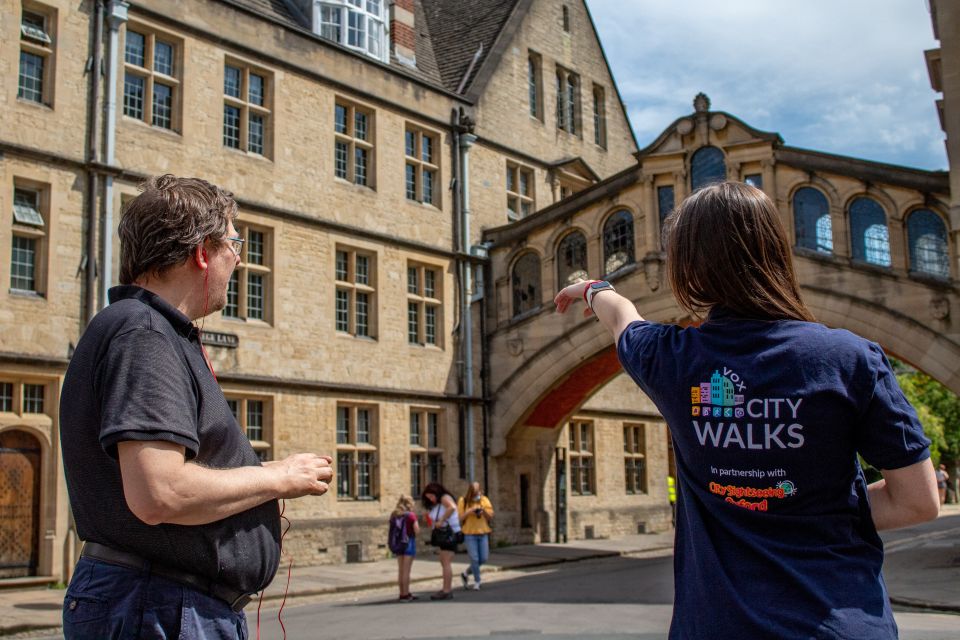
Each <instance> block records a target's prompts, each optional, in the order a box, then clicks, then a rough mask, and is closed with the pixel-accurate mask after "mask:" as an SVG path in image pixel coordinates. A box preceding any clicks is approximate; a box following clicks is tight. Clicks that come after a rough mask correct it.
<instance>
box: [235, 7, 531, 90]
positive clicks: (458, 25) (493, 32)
mask: <svg viewBox="0 0 960 640" xmlns="http://www.w3.org/2000/svg"><path fill="white" fill-rule="evenodd" d="M221 1H222V2H226V3H227V4H232V5H234V6H237V7H240V8H243V9H246V10H248V11H252V12H254V13H257V14H259V15H262V16H263V17H265V18H267V19H270V20H274V21H277V22H280V23H281V24H286V25H288V26H290V27H293V28H296V29H298V30H307V31H310V29H311V25H310V21H309V17H308V16H305V15H303V14H302V13H301V12H300V11H299V10H298V9H297V5H296V4H295V2H294V1H293V0H221ZM517 2H519V0H415V2H414V19H415V23H416V27H415V29H416V56H417V61H416V62H417V66H416V68H411V67H409V66H407V65H405V64H402V63H401V62H400V61H399V60H397V58H396V56H391V59H390V66H391V67H394V68H396V69H398V70H402V71H403V72H405V73H408V74H410V75H413V76H415V77H417V78H418V79H420V80H423V81H425V82H428V83H430V84H433V85H435V86H437V87H440V88H443V89H446V90H447V91H453V92H455V91H456V90H457V88H458V87H459V86H460V83H461V82H462V81H463V76H464V75H465V74H466V72H467V70H468V69H469V68H470V63H471V61H472V60H473V57H474V55H475V54H476V52H477V50H478V49H479V48H480V46H481V45H482V46H483V49H482V53H481V55H480V57H479V59H478V60H477V62H476V64H474V66H473V69H472V71H471V74H470V75H471V77H470V79H469V80H470V82H472V81H473V79H474V78H475V77H476V73H477V71H478V70H479V69H480V67H481V66H482V65H483V62H484V60H485V59H486V58H487V56H488V55H489V54H490V51H491V50H492V49H493V45H494V43H495V42H496V40H497V36H499V35H500V33H501V31H503V28H504V26H505V24H506V22H507V19H508V18H509V17H510V15H511V13H512V12H513V9H514V7H515V6H516V5H517ZM332 46H338V45H336V44H333V45H332ZM469 88H470V84H469V82H468V83H467V84H465V85H464V89H463V92H464V93H466V92H467V90H468V89H469Z"/></svg>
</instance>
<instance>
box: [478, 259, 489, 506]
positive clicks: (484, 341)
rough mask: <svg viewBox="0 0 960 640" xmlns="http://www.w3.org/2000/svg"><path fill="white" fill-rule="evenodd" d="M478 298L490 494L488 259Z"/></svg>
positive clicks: (485, 461) (486, 486)
mask: <svg viewBox="0 0 960 640" xmlns="http://www.w3.org/2000/svg"><path fill="white" fill-rule="evenodd" d="M481 246H482V247H483V254H484V257H489V243H485V244H483V245H481ZM479 273H480V275H481V276H482V277H481V278H478V279H479V283H478V285H479V286H478V287H477V289H478V290H479V291H478V296H477V297H478V298H479V299H480V344H481V345H482V346H481V348H480V389H481V391H480V393H481V395H482V396H483V405H482V406H483V408H482V409H481V411H482V412H483V420H482V424H483V449H482V454H483V492H484V493H485V494H487V495H490V337H489V336H488V335H487V312H488V310H489V309H488V306H487V304H488V303H487V301H488V300H489V298H490V293H491V291H492V288H491V284H492V281H491V277H492V276H491V274H492V269H491V267H490V262H489V260H488V261H487V263H486V264H484V265H483V266H481V267H480V271H479Z"/></svg>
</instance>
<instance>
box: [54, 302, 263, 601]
mask: <svg viewBox="0 0 960 640" xmlns="http://www.w3.org/2000/svg"><path fill="white" fill-rule="evenodd" d="M110 302H111V304H110V306H108V307H107V308H106V309H104V310H103V311H101V312H100V313H98V314H97V316H96V317H95V318H94V319H93V321H92V322H91V323H90V325H89V326H88V327H87V329H86V331H85V332H84V334H83V336H82V337H81V338H80V343H79V344H78V345H77V349H76V352H75V353H74V354H73V358H72V359H71V361H70V367H69V368H68V369H67V375H66V378H65V379H64V382H63V394H62V397H61V401H60V442H61V447H62V450H63V464H64V468H65V471H66V480H67V489H68V491H69V494H70V503H71V506H72V508H73V515H74V519H75V521H76V524H77V533H78V534H79V536H80V538H81V539H83V540H85V541H91V542H99V543H100V544H104V545H106V546H108V547H112V548H114V549H119V550H121V551H128V552H131V553H136V554H138V555H141V556H143V557H145V558H147V559H148V560H151V561H153V562H159V563H162V564H165V565H168V566H172V567H176V568H179V569H182V570H184V571H189V572H191V573H194V574H197V575H200V576H203V577H205V578H208V579H211V580H216V581H218V582H220V583H222V584H224V585H227V586H230V587H233V588H234V589H237V590H240V591H244V592H253V591H259V590H260V589H261V588H263V587H265V586H266V585H267V584H269V583H270V581H271V580H272V579H273V576H274V574H275V573H276V570H277V565H278V563H279V558H280V544H279V541H280V517H279V509H278V504H277V501H276V500H269V501H267V502H265V503H263V504H261V505H260V506H257V507H254V508H253V509H249V510H248V511H244V512H242V513H238V514H236V515H233V516H230V517H229V518H225V519H223V520H219V521H217V522H212V523H210V524H205V525H198V526H182V525H175V524H160V525H156V526H151V525H147V524H145V523H144V522H143V521H141V520H140V519H138V518H137V517H136V516H135V515H133V513H132V512H131V511H130V509H129V508H128V507H127V503H126V500H125V499H124V496H123V481H122V479H121V477H120V464H119V462H118V459H117V443H119V442H124V441H128V440H144V441H155V440H164V441H167V442H174V443H176V444H179V445H182V446H183V447H184V448H185V449H186V455H187V458H188V459H191V460H193V461H194V462H196V463H198V464H202V465H204V466H207V467H211V468H216V469H232V468H236V467H246V466H259V465H260V460H259V459H258V458H257V455H256V453H255V452H254V451H253V448H252V447H251V446H250V442H249V441H248V440H247V438H246V436H245V434H244V433H243V432H242V431H241V430H240V427H239V425H238V424H237V421H236V419H235V418H234V417H233V414H232V413H231V411H230V408H229V407H228V406H227V402H226V399H225V398H224V397H223V392H222V391H221V390H220V386H219V385H218V384H217V381H216V379H215V378H214V377H213V374H212V373H211V371H210V369H209V368H208V366H207V364H206V360H205V359H204V357H203V352H202V350H201V347H200V343H199V340H198V334H197V329H196V328H195V327H194V326H193V324H192V323H191V322H190V320H189V319H188V318H187V317H186V316H185V315H183V314H182V313H180V312H179V311H178V310H177V309H175V308H173V307H172V306H171V305H170V304H169V303H167V302H166V301H165V300H163V299H162V298H160V297H159V296H157V295H155V294H153V293H151V292H149V291H147V290H145V289H141V288H140V287H135V286H120V287H114V288H113V289H111V290H110Z"/></svg>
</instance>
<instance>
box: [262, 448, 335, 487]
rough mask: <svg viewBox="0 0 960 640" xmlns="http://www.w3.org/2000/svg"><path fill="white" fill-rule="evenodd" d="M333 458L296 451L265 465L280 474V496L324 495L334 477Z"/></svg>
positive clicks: (278, 479)
mask: <svg viewBox="0 0 960 640" xmlns="http://www.w3.org/2000/svg"><path fill="white" fill-rule="evenodd" d="M332 462H333V458H331V457H330V456H319V455H317V454H315V453H295V454H294V455H292V456H288V457H286V458H284V459H283V460H277V461H276V462H271V463H270V464H269V465H264V466H266V467H267V468H268V469H270V470H271V471H273V472H275V473H277V474H278V476H277V483H278V488H279V493H278V494H277V497H278V498H299V497H300V496H322V495H323V494H325V493H326V492H327V490H328V489H329V488H330V481H331V480H332V479H333V467H331V466H330V464H331V463H332Z"/></svg>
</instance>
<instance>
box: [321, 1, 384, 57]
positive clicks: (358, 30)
mask: <svg viewBox="0 0 960 640" xmlns="http://www.w3.org/2000/svg"><path fill="white" fill-rule="evenodd" d="M385 4H386V3H385V2H384V0H323V2H318V3H316V5H315V10H316V13H315V15H314V31H315V32H317V33H318V34H319V35H320V37H321V38H326V39H327V40H332V41H334V42H337V43H339V44H342V45H343V46H345V47H348V48H350V49H353V50H354V51H360V52H362V53H365V54H367V55H368V56H370V57H372V58H376V59H377V60H380V61H382V62H386V61H387V58H388V54H389V47H387V27H386V19H385V13H386V7H385V6H384V5H385Z"/></svg>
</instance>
